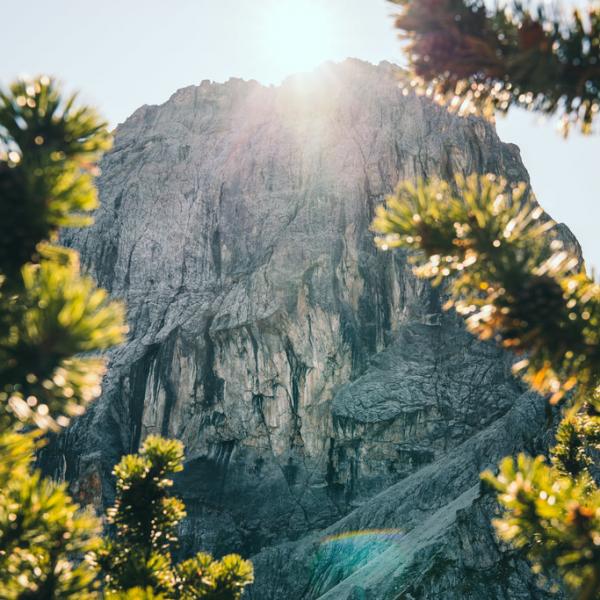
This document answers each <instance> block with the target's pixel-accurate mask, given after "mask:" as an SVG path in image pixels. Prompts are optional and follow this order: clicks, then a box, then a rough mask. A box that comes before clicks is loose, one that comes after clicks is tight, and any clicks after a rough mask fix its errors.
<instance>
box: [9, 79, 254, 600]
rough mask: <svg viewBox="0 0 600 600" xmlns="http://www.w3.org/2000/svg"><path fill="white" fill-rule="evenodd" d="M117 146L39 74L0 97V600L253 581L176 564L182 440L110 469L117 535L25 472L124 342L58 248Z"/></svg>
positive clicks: (119, 314)
mask: <svg viewBox="0 0 600 600" xmlns="http://www.w3.org/2000/svg"><path fill="white" fill-rule="evenodd" d="M110 143H111V138H110V135H109V133H108V131H107V128H106V124H105V123H103V122H102V121H101V120H100V119H99V118H98V116H97V115H96V113H95V112H94V111H93V110H91V109H90V108H87V107H85V106H83V107H82V106H78V104H77V101H76V97H75V96H70V97H65V96H64V95H63V94H62V93H61V91H60V89H59V86H58V85H57V84H56V82H54V81H53V80H51V79H49V78H47V77H39V78H37V79H33V80H27V81H18V82H16V83H15V84H13V85H12V86H11V87H10V88H9V89H7V90H0V598H3V599H6V600H52V599H61V600H64V599H70V598H73V599H77V600H87V599H89V600H92V599H98V598H102V597H106V598H112V599H113V600H117V599H129V600H150V599H162V600H171V599H173V600H175V599H181V600H192V599H194V598H208V599H212V600H236V599H238V598H240V596H241V594H242V592H243V589H244V587H245V586H246V585H248V584H249V583H250V582H251V581H252V566H251V564H250V563H248V562H247V561H243V560H242V559H241V558H240V557H239V556H236V555H231V556H227V557H224V558H223V559H222V560H213V559H212V558H211V557H210V556H208V555H206V554H199V555H197V556H196V557H194V558H192V559H189V560H187V561H184V562H182V563H180V564H178V565H175V564H173V561H172V557H171V549H172V546H173V543H174V542H175V541H176V536H175V530H176V527H177V524H178V523H179V521H180V520H181V518H182V517H183V516H184V507H183V504H182V503H181V502H180V501H179V500H178V499H176V498H174V497H172V496H171V495H170V494H169V488H170V486H171V484H172V482H171V480H170V479H169V478H168V475H169V473H172V472H176V471H178V470H181V468H182V461H183V447H182V446H181V444H180V443H179V442H177V441H173V440H165V439H162V438H158V437H150V438H148V439H147V440H146V441H145V443H144V445H143V448H142V451H141V452H140V454H138V455H133V456H126V457H124V458H123V460H122V461H121V463H120V464H119V465H118V466H117V467H116V468H115V475H116V478H117V503H116V505H115V506H114V508H113V509H112V510H111V511H110V512H109V515H108V521H109V523H110V524H111V525H112V527H113V531H111V532H110V534H109V536H107V537H106V538H104V539H102V537H101V533H102V523H101V521H100V520H99V519H98V518H97V517H96V516H95V515H94V514H93V513H92V512H91V511H89V510H87V509H85V508H81V507H80V506H78V505H77V504H76V503H75V502H73V500H72V499H71V498H70V497H69V495H68V492H67V488H66V485H65V484H58V483H55V482H53V481H51V480H49V479H45V478H44V477H43V476H42V475H41V473H40V472H39V471H38V470H36V469H35V468H34V466H33V463H34V461H35V455H36V452H37V450H38V449H39V448H40V447H41V446H42V444H43V440H44V434H45V433H46V432H48V431H56V432H58V431H60V430H61V428H63V427H65V426H67V425H68V424H69V422H70V419H71V418H72V417H75V416H78V415H80V414H82V412H84V411H85V407H86V405H87V404H88V403H89V402H90V401H92V400H93V399H94V398H96V397H97V396H98V395H99V393H100V383H101V379H102V375H103V373H104V368H105V365H104V359H103V358H102V357H101V356H100V355H99V354H98V353H99V352H100V351H103V350H106V349H108V348H110V347H111V346H113V345H115V344H118V343H119V342H121V341H122V340H123V338H124V335H125V333H126V326H125V322H124V310H123V307H122V305H121V304H120V303H118V302H115V301H113V300H111V299H110V298H109V297H108V294H107V293H106V291H105V290H102V289H100V288H98V287H97V286H96V284H95V282H94V281H93V280H92V278H91V277H89V276H88V275H84V274H82V273H81V272H80V266H79V257H78V254H77V253H76V252H75V251H73V250H70V249H67V248H64V247H61V246H60V245H59V244H58V230H59V228H61V227H81V226H85V225H88V224H89V223H90V222H91V218H90V216H89V212H90V211H91V210H93V209H94V208H95V207H96V206H97V192H96V189H95V187H94V183H93V179H94V176H95V175H96V174H97V167H96V164H97V161H98V159H99V158H100V156H101V154H102V152H103V151H105V150H107V149H108V148H109V147H110Z"/></svg>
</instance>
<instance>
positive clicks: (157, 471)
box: [95, 436, 253, 600]
mask: <svg viewBox="0 0 600 600" xmlns="http://www.w3.org/2000/svg"><path fill="white" fill-rule="evenodd" d="M182 468H183V446H182V444H181V443H180V442H178V441H177V440H166V439H163V438H161V437H158V436H150V437H148V438H147V439H146V440H145V442H144V444H143V445H142V449H141V451H140V453H139V454H133V455H129V456H125V457H123V459H122V460H121V462H120V463H119V464H118V465H117V466H116V467H115V475H116V477H117V499H116V502H115V505H114V507H113V508H111V509H110V510H109V511H108V520H109V523H110V524H111V525H113V526H114V529H115V531H114V535H113V536H112V537H109V538H107V539H105V540H104V543H103V545H102V547H101V548H100V549H99V550H98V551H97V552H96V553H95V560H96V562H97V563H98V565H99V566H100V568H101V570H102V572H103V573H105V577H104V582H105V587H106V589H107V590H108V591H109V592H110V593H112V594H113V596H109V597H116V598H120V597H121V596H119V595H118V594H119V593H121V594H122V593H123V592H127V593H129V594H132V593H142V592H147V591H148V590H150V592H151V593H152V594H153V595H152V596H150V597H162V598H165V599H166V598H178V599H181V600H194V599H195V598H206V599H208V600H237V599H238V598H240V597H241V595H242V592H243V591H244V587H245V586H246V585H248V584H249V583H251V582H252V578H253V577H252V565H251V564H250V563H249V562H248V561H245V560H242V558H241V557H239V556H238V555H236V554H230V555H227V556H225V557H223V558H222V559H221V560H220V561H217V560H214V559H213V558H212V557H211V556H210V555H209V554H205V553H202V552H201V553H199V554H197V555H196V556H194V557H193V558H190V559H188V560H185V561H183V562H181V563H179V564H174V562H173V558H172V555H171V550H172V548H173V547H174V544H175V543H176V542H177V535H176V528H177V525H178V523H179V521H181V519H182V518H183V517H184V516H185V509H184V506H183V503H182V502H181V500H179V499H177V498H174V497H173V496H171V495H170V494H169V489H170V487H171V486H172V484H173V482H172V480H171V479H169V477H168V476H169V474H171V473H176V472H178V471H181V470H182ZM134 588H137V591H135V590H134ZM124 597H129V596H124Z"/></svg>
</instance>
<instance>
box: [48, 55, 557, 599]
mask: <svg viewBox="0 0 600 600" xmlns="http://www.w3.org/2000/svg"><path fill="white" fill-rule="evenodd" d="M399 76H400V73H399V71H398V70H397V69H395V68H394V67H393V66H392V65H390V64H387V63H382V64H380V65H379V66H377V67H375V66H372V65H369V64H366V63H362V62H359V61H355V60H348V61H346V62H344V63H342V64H340V65H326V66H324V67H322V68H321V69H320V70H319V71H317V72H316V73H315V74H313V75H307V76H297V77H293V78H290V79H289V80H287V81H286V82H285V83H284V84H283V85H282V86H280V87H263V86H261V85H259V84H258V83H256V82H246V81H241V80H230V81H229V82H227V83H225V84H214V83H209V82H203V83H202V84H201V85H200V86H197V87H189V88H185V89H182V90H179V91H178V92H177V93H175V94H174V95H173V96H172V97H171V99H170V100H169V101H168V102H166V103H165V104H163V105H162V106H144V107H142V108H140V109H139V110H137V111H136V112H135V113H134V114H133V115H132V116H131V117H130V118H129V119H128V120H127V121H126V122H125V123H124V124H123V125H120V126H119V127H118V129H117V132H116V139H115V147H114V149H113V150H112V151H111V152H110V153H109V154H108V155H107V157H106V158H105V159H104V161H103V163H102V176H101V178H100V180H99V185H100V190H101V200H102V207H101V208H100V210H99V211H98V213H97V216H96V224H95V225H94V227H92V228H91V229H87V230H83V231H76V232H67V233H65V240H66V242H67V243H69V244H71V245H73V246H75V247H77V248H78V249H80V250H81V252H82V257H83V262H84V264H85V265H86V267H87V268H89V270H90V271H91V272H92V273H93V274H94V275H95V277H96V278H97V279H98V281H99V282H100V284H101V285H103V286H105V287H107V288H109V289H110V290H111V292H112V293H113V294H114V295H115V296H116V297H119V298H123V299H124V300H125V301H126V302H127V306H128V315H129V323H130V329H131V331H130V335H129V339H128V341H127V343H126V344H125V345H124V346H122V347H120V348H119V349H117V350H115V351H114V352H113V353H112V354H111V357H110V359H111V366H110V370H109V373H108V375H107V377H106V380H105V383H104V388H103V390H104V391H103V395H102V397H101V398H100V399H99V400H98V401H97V402H96V403H95V404H94V405H93V407H92V408H91V409H90V410H89V411H88V413H87V414H86V415H85V416H84V417H83V418H81V419H79V420H78V421H77V422H76V423H75V424H74V425H73V427H72V428H71V429H70V430H69V431H68V432H67V433H66V434H65V435H64V436H62V438H61V439H60V440H59V441H58V443H57V444H55V446H54V447H53V449H52V450H51V451H48V452H47V453H46V456H45V457H44V461H45V463H46V465H47V467H48V468H50V469H52V470H53V471H54V472H55V474H57V475H59V476H64V477H66V478H68V479H69V480H71V482H72V486H73V489H74V492H75V494H76V495H78V497H80V498H81V499H82V500H88V501H90V500H91V501H94V502H96V504H97V506H101V505H102V504H106V503H109V502H110V501H111V500H112V494H113V491H112V487H111V478H110V471H111V469H112V466H113V465H114V463H115V462H116V461H117V460H118V458H119V456H120V455H121V454H123V453H126V452H130V451H135V450H136V449H137V447H138V445H139V443H140V440H141V439H143V437H144V436H146V435H148V434H150V433H161V434H163V435H168V436H175V437H178V438H180V439H182V440H183V441H184V442H185V444H186V453H187V454H186V455H187V463H186V469H185V471H184V472H183V474H182V475H181V476H180V477H178V480H177V487H178V490H179V492H180V493H181V494H182V495H183V497H184V499H185V501H186V504H187V507H188V513H189V517H188V519H187V520H186V521H185V523H184V525H183V527H182V532H181V533H182V540H183V546H182V552H184V553H185V552H191V551H194V550H197V549H200V548H204V549H208V550H212V551H214V552H216V553H217V554H220V553H224V552H229V551H238V552H241V553H242V554H244V555H246V556H252V557H254V561H255V565H256V569H257V574H256V575H257V581H256V584H255V586H254V587H253V588H252V590H251V591H250V593H249V597H250V598H252V599H256V600H267V599H269V598H272V599H278V600H279V599H282V598H289V599H301V598H307V599H309V598H310V599H313V598H315V599H316V598H323V599H325V598H326V599H354V600H358V599H375V598H377V599H382V600H393V599H396V598H407V599H411V598H412V599H416V598H423V599H424V598H427V599H434V598H435V599H439V598H472V599H473V600H475V599H478V600H479V599H482V598H493V599H504V598H507V599H508V598H511V599H513V598H514V599H517V598H518V599H530V598H531V599H533V598H546V597H549V596H547V594H546V592H544V591H543V590H541V589H539V588H538V587H537V586H536V585H535V583H534V581H533V578H532V576H531V575H530V573H529V570H528V568H527V565H526V564H525V563H524V562H523V561H521V560H520V559H519V558H518V557H514V556H512V555H511V554H509V553H507V552H506V550H505V549H502V548H500V547H499V546H498V545H497V543H496V541H495V539H494V537H493V535H492V533H491V530H490V527H489V525H488V523H489V518H490V515H491V513H492V511H493V502H492V500H491V498H489V497H487V496H486V494H484V493H482V492H481V491H480V489H479V484H478V473H479V472H480V471H481V470H482V469H484V468H486V467H488V466H492V465H494V464H495V463H496V462H497V460H498V459H499V458H501V457H502V456H503V455H505V454H507V453H511V452H515V451H518V450H520V449H523V448H527V449H529V450H530V451H535V450H536V449H540V448H543V447H544V439H543V436H541V435H540V434H539V432H540V431H544V429H545V427H544V425H545V419H546V417H545V415H544V403H543V401H541V400H540V399H539V398H537V397H534V396H532V395H529V394H527V393H524V390H523V389H522V387H521V386H520V385H519V384H518V383H517V382H515V381H514V380H513V379H512V378H511V376H510V368H509V366H510V365H509V361H508V359H507V358H506V357H505V356H503V355H502V354H501V353H499V352H498V351H497V350H496V349H494V348H493V347H491V346H489V345H484V344H481V343H478V342H476V341H474V340H473V339H472V338H471V337H470V336H469V335H468V334H466V333H465V332H464V330H463V329H462V327H461V325H460V323H459V322H458V321H457V320H456V319H455V318H454V317H452V316H449V315H442V314H441V309H440V305H441V299H440V296H439V293H438V292H437V291H435V290H431V289H430V287H429V286H428V285H427V284H426V283H424V282H422V281H418V280H416V279H415V278H414V276H413V275H412V273H411V269H410V266H409V265H408V264H407V261H406V257H405V256H404V255H403V254H402V253H401V252H396V253H381V252H379V251H378V250H376V248H375V247H374V245H373V240H372V234H371V233H370V232H369V223H370V221H371V218H372V216H373V211H374V207H375V206H376V205H377V204H378V203H380V202H381V200H382V199H383V196H384V194H387V193H389V192H391V191H392V190H393V188H394V186H395V184H396V183H397V181H398V180H400V179H403V178H415V177H427V176H433V175H438V176H442V177H451V176H452V175H453V174H454V173H457V172H461V173H465V174H466V173H470V172H472V171H479V172H488V171H492V172H496V173H501V174H503V175H505V176H507V177H508V178H510V179H512V180H522V179H524V180H527V173H526V171H525V169H524V168H523V165H522V164H521V162H520V158H519V153H518V149H517V148H516V147H514V146H511V145H506V144H503V143H501V142H500V140H499V139H498V137H497V135H496V133H495V131H494V129H493V127H492V126H490V125H489V124H486V123H483V122H481V121H478V120H473V119H459V118H456V117H453V116H450V115H448V114H447V113H446V112H444V111H443V110H442V109H439V108H438V107H435V106H433V105H431V104H430V103H428V102H427V101H424V100H420V99H417V98H415V97H413V96H403V94H402V92H401V91H400V89H399V88H398V85H397V78H398V77H399Z"/></svg>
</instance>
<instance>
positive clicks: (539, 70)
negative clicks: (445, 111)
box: [391, 0, 600, 133]
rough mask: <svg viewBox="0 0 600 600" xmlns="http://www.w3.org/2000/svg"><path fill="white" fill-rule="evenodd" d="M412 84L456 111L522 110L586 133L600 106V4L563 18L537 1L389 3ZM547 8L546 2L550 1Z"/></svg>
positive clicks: (406, 0)
mask: <svg viewBox="0 0 600 600" xmlns="http://www.w3.org/2000/svg"><path fill="white" fill-rule="evenodd" d="M391 2H393V3H394V4H397V5H399V6H400V11H399V13H398V15H397V18H396V26H397V27H398V28H399V29H400V31H401V37H402V38H403V39H405V40H406V41H407V42H408V45H407V54H408V58H409V61H410V65H411V68H412V70H413V73H414V75H415V78H414V79H413V84H412V85H413V87H415V88H417V89H418V90H420V91H422V92H423V93H427V94H428V95H430V96H433V97H435V99H436V100H437V101H439V102H442V103H445V104H447V105H448V106H449V107H450V108H451V109H453V110H456V111H458V112H460V113H461V114H472V113H481V114H484V115H486V116H491V115H493V113H494V111H495V110H499V111H502V112H506V111H507V110H508V109H509V108H510V107H511V106H522V107H525V108H527V109H530V110H535V111H540V112H542V113H546V114H558V115H560V116H561V117H562V126H563V130H564V131H565V133H566V132H567V131H568V129H569V126H570V125H571V124H573V123H575V124H577V125H578V126H580V127H581V128H582V130H583V131H584V132H590V131H591V127H592V122H593V120H594V118H595V117H596V116H597V114H598V110H599V109H600V6H599V5H598V3H591V5H590V6H589V7H588V8H587V9H585V10H583V9H573V11H572V14H571V16H570V18H568V19H567V18H564V17H563V16H561V14H560V13H559V11H558V10H557V9H556V5H554V7H555V8H554V9H549V8H547V7H545V6H544V5H543V3H542V2H537V3H536V8H535V9H533V8H528V7H531V6H532V3H530V2H520V1H519V2H516V1H510V2H499V3H497V4H496V8H495V9H492V10H490V9H489V8H488V7H489V6H490V4H492V3H486V2H484V1H483V0H420V2H415V1H413V0H391ZM548 4H550V3H548Z"/></svg>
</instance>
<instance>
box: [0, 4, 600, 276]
mask: <svg viewBox="0 0 600 600" xmlns="http://www.w3.org/2000/svg"><path fill="white" fill-rule="evenodd" d="M1 2H2V4H3V6H2V16H3V21H4V25H3V49H4V50H3V52H2V58H1V59H0V82H1V83H2V84H6V83H7V82H8V81H10V80H11V79H12V78H14V77H16V76H17V75H21V74H36V73H42V72H44V73H49V74H52V75H56V76H58V77H59V78H60V79H62V80H63V81H64V82H65V83H66V84H68V86H69V87H70V88H73V89H78V90H81V92H82V97H83V98H84V99H85V100H86V101H89V102H92V103H93V104H95V105H96V106H97V107H98V108H99V109H100V110H101V112H102V113H103V114H104V115H105V116H106V118H107V119H108V120H109V121H110V122H111V124H113V125H116V124H117V123H118V122H121V121H123V120H124V119H125V118H126V117H127V116H128V115H130V114H131V113H132V112H133V111H134V110H135V109H136V108H137V107H138V106H140V105H142V104H157V103H161V102H164V101H165V100H167V98H168V97H169V96H170V95H171V94H172V93H173V92H174V91H175V90H177V89H178V88H181V87H184V86H187V85H192V84H197V83H199V82H200V81H202V80H203V79H212V80H214V81H225V80H227V79H228V78H229V77H243V78H245V79H257V80H259V81H261V82H263V83H278V82H279V81H280V80H281V79H282V78H284V77H285V76H286V75H288V74H289V73H290V72H293V71H297V70H308V69H311V68H312V67H314V66H316V65H317V64H318V63H320V62H322V61H323V60H326V59H331V60H342V59H344V58H346V57H348V56H352V57H356V58H362V59H364V60H369V61H371V62H379V61H380V60H391V61H395V62H401V61H402V55H401V51H400V46H399V43H398V41H397V40H396V34H395V32H394V30H393V28H392V21H391V19H390V17H389V14H390V12H391V8H390V6H389V5H388V3H387V2H385V0H295V1H293V0H103V1H102V2H89V1H85V0H29V1H28V2H17V1H9V0H1ZM307 17H311V18H310V20H307ZM6 24H10V26H9V27H7V26H6ZM498 130H499V133H500V135H501V137H502V139H504V140H505V141H508V142H513V143H516V144H518V145H519V147H520V148H521V152H522V155H523V160H524V163H525V166H526V167H527V169H528V170H529V173H530V175H531V179H532V183H533V187H534V189H535V191H536V194H537V196H538V199H539V200H540V202H541V204H542V206H543V207H544V208H545V209H546V210H547V211H548V212H549V213H550V214H551V215H552V216H553V217H554V218H555V219H557V220H560V221H563V222H565V223H567V225H569V227H571V229H572V230H573V232H574V233H575V235H576V236H577V237H578V239H579V240H580V242H581V244H582V246H583V249H584V255H585V256H586V258H587V260H588V263H589V264H591V265H592V266H593V265H597V266H598V267H600V235H598V234H597V230H598V220H599V216H600V208H599V207H598V200H600V198H599V195H600V160H599V159H600V136H595V137H589V138H582V137H581V136H579V135H573V136H572V137H571V138H570V139H569V140H568V141H566V142H565V141H564V140H563V139H562V138H561V137H560V136H559V135H558V134H557V133H556V131H555V128H554V124H553V123H551V122H547V123H545V124H538V123H537V120H536V118H534V117H533V116H531V115H528V114H517V113H513V114H511V115H510V116H509V117H508V118H506V119H502V120H500V121H499V123H498Z"/></svg>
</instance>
